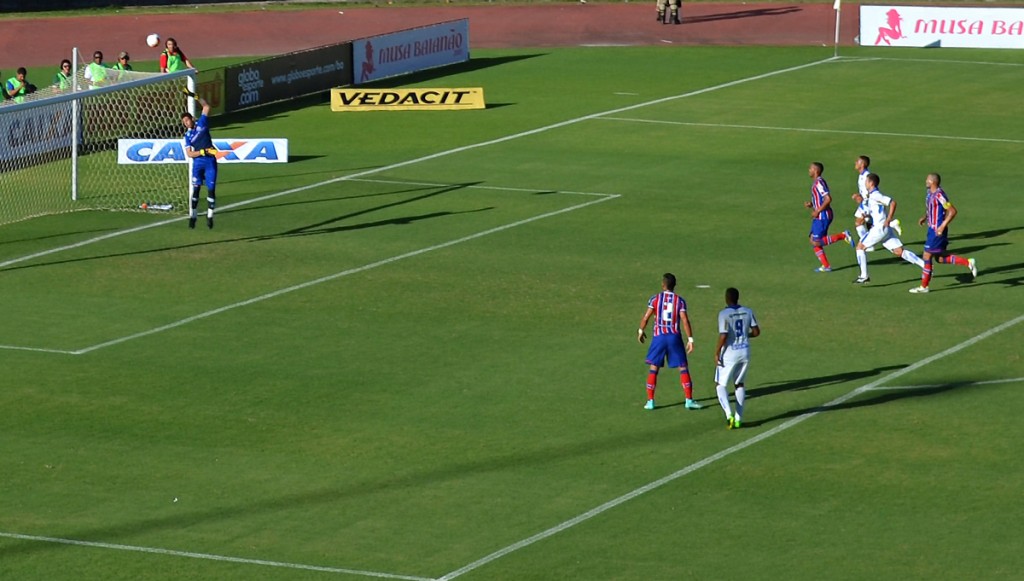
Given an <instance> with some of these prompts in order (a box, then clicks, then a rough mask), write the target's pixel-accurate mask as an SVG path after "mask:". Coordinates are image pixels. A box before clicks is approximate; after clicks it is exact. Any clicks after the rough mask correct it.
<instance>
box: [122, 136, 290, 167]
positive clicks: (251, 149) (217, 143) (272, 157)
mask: <svg viewBox="0 0 1024 581" xmlns="http://www.w3.org/2000/svg"><path fill="white" fill-rule="evenodd" d="M213 146H214V147H216V148H217V153H216V156H217V162H218V163H287V162H288V140H287V139H214V140H213ZM187 161H188V157H187V156H186V155H185V142H184V141H183V140H181V139H118V140H117V163H119V164H127V165H137V164H143V163H186V162H187Z"/></svg>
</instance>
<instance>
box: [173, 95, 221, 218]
mask: <svg viewBox="0 0 1024 581" xmlns="http://www.w3.org/2000/svg"><path fill="white" fill-rule="evenodd" d="M185 94H186V95H188V96H189V97H195V96H196V95H195V93H192V92H191V91H189V90H188V89H185ZM198 99H199V104H200V105H201V106H202V108H203V112H202V113H201V114H200V115H199V118H198V119H196V118H194V117H192V114H191V113H184V114H182V116H181V124H182V125H184V126H185V155H187V156H189V157H190V158H192V192H191V196H190V197H189V203H188V227H189V228H195V227H196V213H197V210H198V206H199V190H200V189H201V188H202V187H203V183H204V182H205V183H206V226H207V227H208V228H213V209H214V208H215V207H216V205H217V149H216V148H215V147H214V146H213V138H212V137H210V125H209V120H208V118H207V115H208V114H209V113H210V104H209V103H207V102H206V100H205V99H203V98H202V97H198Z"/></svg>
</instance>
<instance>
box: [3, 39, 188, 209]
mask: <svg viewBox="0 0 1024 581" xmlns="http://www.w3.org/2000/svg"><path fill="white" fill-rule="evenodd" d="M77 52H78V51H77V50H75V55H74V61H75V64H76V65H77V64H78V58H77V57H78V55H77ZM74 70H75V73H74V75H73V76H72V77H71V78H70V79H69V82H68V84H67V86H66V87H63V88H62V87H45V88H42V87H41V88H39V90H38V91H36V92H35V93H32V94H29V95H26V96H24V97H23V98H21V99H18V100H11V101H6V102H4V103H3V104H2V105H0V139H3V140H4V141H5V143H4V147H2V148H0V224H5V223H9V222H15V221H19V220H25V219H27V218H32V217H35V216H42V215H47V214H56V213H61V212H70V211H76V210H124V211H127V210H134V211H142V206H143V204H146V206H147V207H149V205H151V204H153V205H156V206H157V207H160V208H163V209H167V208H168V207H170V208H172V211H178V212H180V211H184V209H185V208H187V203H186V200H187V197H188V165H187V164H185V163H141V164H140V163H134V164H122V163H118V141H119V140H123V139H136V140H150V139H153V140H156V139H180V138H181V137H182V136H183V135H184V128H183V127H182V125H181V114H182V113H183V112H184V111H186V110H190V108H191V107H192V106H193V104H192V103H191V102H190V100H189V99H188V98H187V97H186V95H185V93H184V91H182V89H183V88H185V87H186V85H189V86H194V79H193V75H194V73H195V71H192V70H186V71H177V72H174V73H142V72H134V71H119V70H115V69H105V70H104V71H102V72H101V73H100V75H91V77H92V78H91V79H87V78H86V77H85V75H84V71H85V69H84V68H83V67H81V66H75V67H74ZM98 76H103V77H104V78H102V79H97V78H96V77H98Z"/></svg>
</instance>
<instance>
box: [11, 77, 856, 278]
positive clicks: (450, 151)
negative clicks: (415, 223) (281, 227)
mask: <svg viewBox="0 0 1024 581" xmlns="http://www.w3.org/2000/svg"><path fill="white" fill-rule="evenodd" d="M834 60H836V59H835V57H831V58H827V59H823V60H818V61H814V62H811V63H806V64H802V65H797V66H794V67H788V68H785V69H779V70H776V71H771V72H768V73H763V74H760V75H754V76H752V77H745V78H743V79H738V80H735V81H729V82H727V83H722V84H719V85H714V86H712V87H705V88H703V89H697V90H696V91H690V92H689V93H681V94H679V95H672V96H670V97H662V98H660V99H654V100H651V101H645V102H643V103H637V104H635V105H628V106H626V107H619V108H616V109H611V110H608V111H602V112H600V113H592V114H590V115H583V116H582V117H576V118H574V119H569V120H566V121H561V122H558V123H552V124H551V125H545V126H543V127H538V128H537V129H530V130H528V131H522V132H520V133H514V134H512V135H506V136H504V137H498V138H496V139H491V140H488V141H481V142H479V143H474V144H471V145H464V146H462V147H456V148H453V149H448V150H445V151H440V152H438V153H432V154H430V155H425V156H423V157H417V158H415V159H410V160H406V161H400V162H398V163H393V164H390V165H386V166H382V167H378V168H374V169H368V170H366V171H361V172H356V173H354V174H349V175H345V176H341V177H337V178H333V179H329V180H324V181H322V182H317V183H314V184H309V185H305V186H300V187H297V188H292V189H289V190H283V191H280V192H276V193H273V194H267V195H265V196H259V197H256V198H250V199H248V200H242V201H240V202H235V203H233V204H227V205H224V206H220V207H219V210H220V211H224V210H230V209H232V208H238V207H241V206H247V205H249V204H257V203H260V202H265V201H267V200H272V199H274V198H278V197H281V196H290V195H292V194H297V193H300V192H305V191H308V190H312V189H315V188H319V187H322V186H326V185H330V184H335V183H338V182H343V181H347V180H354V179H356V178H360V177H363V176H368V175H373V174H378V173H383V172H386V171H390V170H393V169H398V168H401V167H406V166H409V165H415V164H417V163H423V162H425V161H430V160H432V159H439V158H442V157H446V156H449V155H454V154H456V153H462V152H464V151H470V150H473V149H478V148H481V147H487V146H489V145H495V144H498V143H504V142H506V141H512V140H515V139H519V138H522V137H528V136H530V135H537V134H539V133H544V132H546V131H551V130H553V129H559V128H562V127H568V126H570V125H575V124H577V123H581V122H583V121H589V120H591V119H597V118H598V117H602V116H604V115H614V114H616V113H624V112H626V111H632V110H634V109H640V108H642V107H649V106H651V105H658V104H661V103H668V102H670V101H675V100H677V99H685V98H687V97H694V96H696V95H703V94H704V93H710V92H712V91H718V90H721V89H727V88H729V87H735V86H737V85H742V84H744V83H750V82H753V81H758V80H761V79H767V78H769V77H774V76H776V75H782V74H785V73H790V72H793V71H799V70H801V69H806V68H809V67H813V66H817V65H820V64H824V63H828V62H832V61H834ZM183 220H185V217H178V218H169V219H167V220H161V221H159V222H153V223H152V224H144V225H142V226H136V227H134V228H128V229H125V230H119V231H117V232H111V233H110V234H104V235H102V236H96V237H94V238H89V239H87V240H82V241H80V242H76V243H74V244H68V245H66V246H60V247H57V248H51V249H48V250H42V251H40V252H35V253H32V254H27V255H25V256H19V257H16V258H11V259H8V260H5V261H3V262H0V269H3V268H5V267H8V266H11V265H12V264H17V263H19V262H24V261H26V260H32V259H34V258H40V257H43V256H47V255H50V254H56V253H58V252H64V251H67V250H71V249H74V248H81V247H82V246H88V245H89V244H93V243H96V242H100V241H102V240H109V239H110V238H116V237H118V236H124V235H125V234H133V233H135V232H141V231H143V230H148V229H149V228H156V227H158V226H164V225H167V224H173V223H176V222H181V221H183Z"/></svg>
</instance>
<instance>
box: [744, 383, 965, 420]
mask: <svg viewBox="0 0 1024 581" xmlns="http://www.w3.org/2000/svg"><path fill="white" fill-rule="evenodd" d="M976 384H977V381H976V380H971V381H956V382H951V383H947V384H944V385H931V386H923V387H921V388H918V389H899V390H892V391H884V388H883V389H882V390H877V391H867V392H865V394H875V395H868V396H867V397H864V396H857V397H855V398H853V399H852V400H849V401H845V402H843V403H838V404H835V405H828V404H826V405H820V406H815V407H809V408H803V409H798V410H791V411H788V412H784V413H781V414H777V415H774V416H771V417H768V418H760V419H756V420H753V421H749V420H744V425H745V426H746V427H748V428H756V427H758V426H763V425H765V424H770V423H773V422H778V421H780V420H788V419H791V418H796V417H800V416H802V415H804V414H809V413H814V412H834V411H840V410H850V409H857V408H862V407H868V406H875V405H882V404H886V403H889V402H892V401H899V400H901V399H908V398H913V397H928V396H933V395H939V394H942V393H945V392H948V391H953V390H956V389H960V388H963V387H968V386H973V387H975V388H977V387H978V386H977V385H976Z"/></svg>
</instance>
